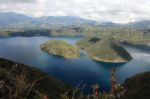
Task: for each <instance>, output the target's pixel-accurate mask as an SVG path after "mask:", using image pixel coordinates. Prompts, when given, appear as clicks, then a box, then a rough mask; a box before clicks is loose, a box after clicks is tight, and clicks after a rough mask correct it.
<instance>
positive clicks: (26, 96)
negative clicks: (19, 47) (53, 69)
mask: <svg viewBox="0 0 150 99" xmlns="http://www.w3.org/2000/svg"><path fill="white" fill-rule="evenodd" d="M0 64H1V65H0V78H1V79H0V99H43V98H42V97H43V96H44V95H46V96H47V97H49V98H52V99H60V96H61V94H63V93H65V91H66V90H67V89H68V88H71V87H69V86H68V85H66V84H64V83H63V82H62V81H60V80H57V79H56V78H53V77H50V76H48V75H47V74H45V73H43V72H41V71H40V70H38V69H36V68H34V67H31V66H27V65H24V64H20V63H16V62H13V61H9V60H7V59H2V58H0ZM2 83H4V85H3V86H2Z"/></svg>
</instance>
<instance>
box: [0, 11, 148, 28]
mask: <svg viewBox="0 0 150 99" xmlns="http://www.w3.org/2000/svg"><path fill="white" fill-rule="evenodd" d="M73 25H75V26H76V25H78V26H80V25H92V26H93V25H96V26H101V27H125V28H150V20H145V21H137V22H131V23H128V24H116V23H113V22H98V21H94V20H88V19H83V18H80V17H72V16H44V17H40V18H34V17H29V16H26V15H23V14H17V13H13V12H5V13H4V12H3V13H0V27H6V26H7V27H8V26H9V27H21V28H23V27H26V28H28V27H37V28H38V27H41V28H42V27H47V28H48V27H51V26H73Z"/></svg>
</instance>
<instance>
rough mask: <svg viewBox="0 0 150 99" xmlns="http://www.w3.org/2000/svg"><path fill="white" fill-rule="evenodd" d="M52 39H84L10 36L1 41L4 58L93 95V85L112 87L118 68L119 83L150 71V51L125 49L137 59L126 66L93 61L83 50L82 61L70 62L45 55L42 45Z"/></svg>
mask: <svg viewBox="0 0 150 99" xmlns="http://www.w3.org/2000/svg"><path fill="white" fill-rule="evenodd" d="M52 39H59V40H60V39H61V40H65V41H67V42H69V43H71V44H75V43H76V42H77V41H78V40H80V39H81V38H80V37H44V36H34V37H10V38H0V45H1V47H0V57H1V58H7V59H10V60H13V61H16V62H19V63H24V64H27V65H31V66H34V67H37V68H39V69H40V70H42V71H43V72H45V73H47V74H48V75H51V76H54V77H56V78H58V79H60V80H62V81H64V82H66V83H68V84H70V85H73V86H78V85H79V84H80V87H83V86H85V88H84V91H85V92H90V91H89V90H90V85H92V84H96V83H98V84H100V89H101V91H108V90H109V88H110V81H109V78H110V70H111V68H116V73H117V80H118V82H119V83H123V82H124V80H125V79H126V78H128V77H131V76H133V75H135V74H137V73H142V72H145V71H150V52H149V51H145V50H144V51H143V50H140V49H137V48H134V47H131V46H125V48H126V49H127V50H128V51H129V53H130V54H131V55H132V56H133V60H131V61H130V62H128V63H125V64H113V63H103V62H95V61H92V60H90V59H89V58H88V57H87V56H86V55H85V52H84V51H83V50H81V52H80V54H81V56H80V58H79V59H72V60H67V59H64V58H61V57H57V56H54V55H49V54H47V53H45V52H43V51H42V50H41V49H40V48H39V45H40V44H42V43H44V42H45V41H48V40H52Z"/></svg>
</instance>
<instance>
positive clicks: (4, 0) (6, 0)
mask: <svg viewBox="0 0 150 99" xmlns="http://www.w3.org/2000/svg"><path fill="white" fill-rule="evenodd" d="M35 1H36V0H0V2H1V3H10V2H11V3H29V2H35Z"/></svg>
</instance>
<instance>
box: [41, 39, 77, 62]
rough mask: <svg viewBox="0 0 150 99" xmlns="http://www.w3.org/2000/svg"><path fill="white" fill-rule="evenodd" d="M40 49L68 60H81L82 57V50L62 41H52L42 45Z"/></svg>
mask: <svg viewBox="0 0 150 99" xmlns="http://www.w3.org/2000/svg"><path fill="white" fill-rule="evenodd" d="M40 48H41V49H42V50H44V51H46V52H48V53H49V54H53V55H58V56H62V57H64V58H67V59H74V58H79V56H80V50H79V48H78V47H77V46H75V45H71V44H69V43H67V42H65V41H62V40H50V41H48V42H45V43H43V44H41V45H40Z"/></svg>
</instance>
